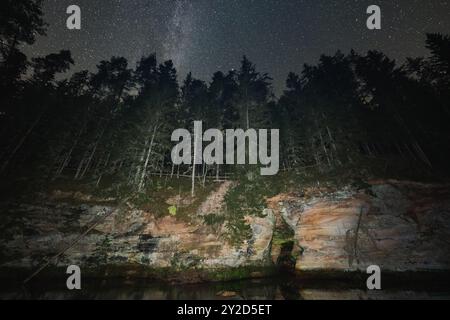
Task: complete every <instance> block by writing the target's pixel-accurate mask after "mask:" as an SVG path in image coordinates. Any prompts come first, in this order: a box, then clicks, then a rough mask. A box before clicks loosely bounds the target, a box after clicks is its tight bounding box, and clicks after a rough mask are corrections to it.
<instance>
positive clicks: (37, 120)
mask: <svg viewBox="0 0 450 320" xmlns="http://www.w3.org/2000/svg"><path fill="white" fill-rule="evenodd" d="M46 110H47V108H45V109H44V110H43V111H42V112H41V113H40V115H39V116H38V117H37V118H36V120H35V121H34V122H33V123H32V124H31V126H30V127H29V128H28V130H27V132H25V134H24V135H23V136H22V138H21V139H20V141H19V143H18V144H17V145H16V147H15V148H14V149H13V151H12V152H11V153H10V154H9V156H8V157H7V158H6V160H5V161H4V162H3V164H2V167H1V168H0V174H2V173H3V172H4V171H5V170H6V168H7V167H8V165H9V163H10V162H11V160H12V159H13V158H14V156H15V155H16V153H17V151H19V150H20V148H21V147H22V145H23V144H24V142H25V141H26V140H27V138H28V136H29V135H30V134H31V133H32V132H33V130H34V129H35V128H36V126H37V125H38V124H39V122H40V121H41V119H42V116H43V115H44V113H45V111H46Z"/></svg>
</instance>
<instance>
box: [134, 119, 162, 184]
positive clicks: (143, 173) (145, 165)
mask: <svg viewBox="0 0 450 320" xmlns="http://www.w3.org/2000/svg"><path fill="white" fill-rule="evenodd" d="M157 129H158V125H155V127H154V130H153V134H152V139H151V141H150V145H149V147H148V151H147V157H146V159H145V163H144V166H143V168H142V172H141V180H140V182H139V187H138V191H139V192H142V191H143V190H144V187H145V176H146V174H147V166H148V163H149V161H150V155H151V154H152V149H153V143H154V141H155V136H156V130H157Z"/></svg>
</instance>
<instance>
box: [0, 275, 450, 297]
mask: <svg viewBox="0 0 450 320" xmlns="http://www.w3.org/2000/svg"><path fill="white" fill-rule="evenodd" d="M0 298H1V299H40V300H41V299H42V300H54V299H57V300H60V299H100V300H104V299H113V300H117V299H119V300H185V299H187V300H211V299H212V300H221V299H231V300H234V299H236V300H243V299H245V300H275V299H277V300H284V299H288V300H302V299H307V300H315V299H320V300H322V299H325V300H329V299H338V300H355V299H356V300H359V299H413V300H416V299H450V288H449V287H448V286H447V285H446V284H442V285H437V286H436V285H435V284H433V285H432V286H427V285H426V284H424V283H422V284H420V285H417V284H414V283H410V284H407V285H402V286H397V287H387V288H385V289H383V290H380V291H368V290H366V289H364V288H363V287H357V286H354V285H351V286H350V285H349V284H348V283H347V282H346V281H344V280H341V281H307V282H301V281H298V280H292V278H291V279H289V278H280V277H277V278H269V279H257V280H254V279H253V280H241V281H233V282H216V283H202V284H167V283H157V282H150V281H149V282H146V281H132V282H131V281H118V280H108V281H105V280H92V279H90V280H86V281H85V282H83V283H82V289H81V290H74V291H70V290H68V289H67V288H66V285H65V282H64V281H58V283H56V282H54V281H50V282H48V281H41V282H39V283H33V284H32V285H29V286H26V287H25V286H21V287H20V286H19V287H17V286H16V287H9V288H0Z"/></svg>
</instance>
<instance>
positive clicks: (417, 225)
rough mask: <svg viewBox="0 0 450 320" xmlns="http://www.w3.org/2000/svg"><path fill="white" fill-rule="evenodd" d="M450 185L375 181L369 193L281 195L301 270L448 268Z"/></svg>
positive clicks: (280, 199)
mask: <svg viewBox="0 0 450 320" xmlns="http://www.w3.org/2000/svg"><path fill="white" fill-rule="evenodd" d="M449 190H450V189H449V187H448V186H436V185H426V184H420V183H412V182H398V181H373V182H371V186H370V187H369V188H366V189H365V190H359V191H357V190H354V189H351V188H347V189H343V190H341V191H339V192H326V191H325V192H323V191H318V192H316V194H315V195H310V196H308V197H305V196H301V197H296V196H293V195H285V196H284V197H277V198H276V199H274V200H276V201H277V204H278V207H279V212H280V214H281V216H282V217H283V218H284V219H285V221H286V222H287V223H288V224H289V225H290V226H291V227H292V228H293V230H294V231H295V239H296V242H297V246H298V250H299V251H300V254H299V255H298V258H297V262H296V269H297V270H298V271H365V270H366V268H367V267H368V266H370V265H379V266H380V267H381V268H382V270H384V271H393V272H396V271H399V272H402V271H438V270H450V240H449V239H450V192H449Z"/></svg>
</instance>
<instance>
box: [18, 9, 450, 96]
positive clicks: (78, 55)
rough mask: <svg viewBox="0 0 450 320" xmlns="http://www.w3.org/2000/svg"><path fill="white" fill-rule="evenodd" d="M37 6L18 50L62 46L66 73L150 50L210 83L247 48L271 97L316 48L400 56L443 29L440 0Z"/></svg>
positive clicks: (445, 14)
mask: <svg viewBox="0 0 450 320" xmlns="http://www.w3.org/2000/svg"><path fill="white" fill-rule="evenodd" d="M71 4H77V5H79V6H80V7H81V13H82V29H81V30H68V29H67V28H66V19H67V17H68V15H67V14H66V8H67V7H68V6H69V5H71ZM372 4H377V5H379V6H380V7H381V10H382V30H376V31H371V30H368V29H367V28H366V19H367V17H368V15H367V14H366V9H367V7H368V6H369V5H372ZM44 12H45V20H46V21H47V22H48V23H49V24H50V26H49V29H48V32H47V37H42V38H38V41H37V42H36V44H35V45H34V46H33V47H31V48H26V49H25V51H26V52H27V53H28V54H29V55H30V56H33V55H44V54H47V53H50V52H56V51H59V50H61V49H69V50H71V51H72V54H73V57H74V59H75V63H76V67H75V68H74V70H81V69H89V70H92V71H94V68H95V65H96V64H97V63H98V62H99V61H100V60H104V59H109V58H110V57H111V56H113V55H114V56H124V57H126V58H127V59H129V61H130V65H131V66H133V67H134V65H135V63H136V61H137V60H138V59H139V58H140V57H141V56H142V55H147V54H150V53H153V52H156V54H157V56H158V60H159V61H162V60H166V59H172V60H174V63H175V66H176V67H177V70H178V71H179V75H180V78H181V79H180V80H182V79H183V78H184V76H185V75H186V73H187V72H189V71H192V73H193V74H194V76H195V77H197V78H200V79H203V80H206V81H209V80H210V78H211V76H212V74H213V73H214V72H215V71H218V70H222V71H224V72H226V71H228V70H230V69H233V68H234V69H237V68H239V61H240V59H241V58H242V56H243V55H244V54H246V55H247V56H248V57H249V59H250V60H251V61H252V62H254V63H255V64H256V65H257V68H258V70H260V71H264V72H268V73H269V74H270V75H271V76H272V77H273V78H274V88H275V92H276V93H280V92H281V90H282V89H283V87H284V83H285V79H286V76H287V74H288V72H289V71H295V72H301V70H302V66H303V64H304V63H315V62H317V60H318V58H319V56H320V55H321V54H323V53H325V54H333V53H334V52H336V51H337V50H338V49H340V50H342V51H344V52H348V51H349V50H350V49H352V48H353V49H355V50H356V51H358V52H366V51H367V50H369V49H379V50H382V51H383V52H385V53H386V54H388V55H389V56H391V57H392V58H396V59H398V60H400V61H402V60H403V59H404V58H405V57H407V56H422V55H425V54H426V50H425V49H424V40H425V33H427V32H441V33H450V1H449V0H430V1H426V0H398V1H394V0H390V1H388V0H383V1H380V0H378V1H373V0H369V1H366V0H340V1H337V0H191V1H187V0H186V1H183V0H98V1H96V0H44ZM180 82H181V81H180Z"/></svg>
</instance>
